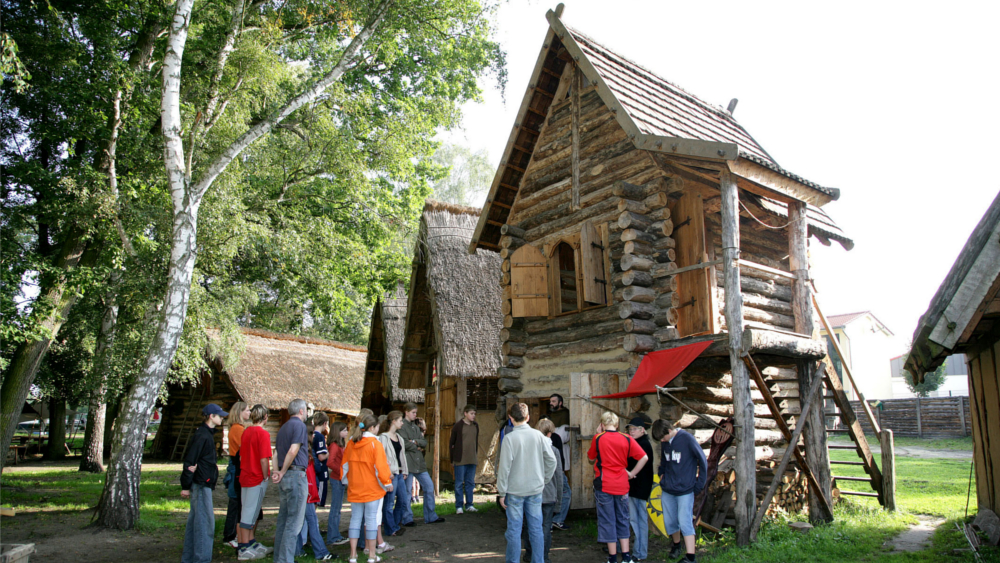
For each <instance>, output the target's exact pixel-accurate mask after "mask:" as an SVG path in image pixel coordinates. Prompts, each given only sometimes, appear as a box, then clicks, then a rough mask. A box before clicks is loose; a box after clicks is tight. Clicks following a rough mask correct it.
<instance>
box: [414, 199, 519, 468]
mask: <svg viewBox="0 0 1000 563" xmlns="http://www.w3.org/2000/svg"><path fill="white" fill-rule="evenodd" d="M478 218H479V209H476V208H471V207H464V206H460V205H452V204H447V203H441V202H436V201H430V200H428V201H427V203H426V205H425V206H424V211H423V214H422V215H421V218H420V232H419V235H418V238H417V243H416V245H415V248H414V253H413V266H412V274H411V277H410V291H409V296H408V302H407V306H406V324H405V333H404V336H403V349H402V358H401V363H400V370H399V372H400V375H399V389H400V390H403V391H404V392H414V393H417V392H421V391H422V393H423V396H424V398H425V402H424V408H423V414H422V416H423V417H424V418H425V420H426V422H427V436H428V440H429V441H430V447H429V448H428V451H427V452H426V455H427V466H428V467H429V468H431V475H432V476H433V477H434V479H435V483H437V482H439V480H438V475H439V474H444V473H447V474H449V475H450V474H451V473H452V467H451V460H450V452H449V447H448V439H449V437H450V432H451V427H452V426H453V425H454V424H455V422H457V421H459V420H461V418H462V410H463V409H464V408H465V406H466V405H467V404H470V403H471V404H473V405H475V406H476V407H477V409H478V411H479V412H480V413H490V412H492V411H494V410H495V409H496V405H497V398H498V397H499V394H500V393H499V390H498V387H497V369H498V368H499V367H500V330H501V323H502V322H503V313H502V311H501V299H500V262H501V261H500V257H499V255H498V254H497V253H496V252H492V251H484V252H480V253H478V254H476V255H470V254H469V253H468V252H467V251H466V248H467V245H468V244H469V240H470V239H471V237H472V232H473V230H474V229H475V226H476V221H477V220H478ZM476 421H477V422H478V424H479V463H478V466H477V470H476V472H477V475H476V481H477V482H492V481H494V480H495V471H494V463H493V462H494V460H493V457H494V456H491V455H490V453H491V451H493V449H495V446H496V443H497V437H498V434H497V430H498V426H497V424H496V421H495V420H494V417H492V416H479V417H478V418H477V420H476Z"/></svg>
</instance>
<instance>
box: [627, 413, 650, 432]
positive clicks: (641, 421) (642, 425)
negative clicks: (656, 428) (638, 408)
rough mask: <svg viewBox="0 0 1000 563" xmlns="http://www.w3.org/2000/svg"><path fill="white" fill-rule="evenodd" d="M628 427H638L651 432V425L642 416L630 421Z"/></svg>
mask: <svg viewBox="0 0 1000 563" xmlns="http://www.w3.org/2000/svg"><path fill="white" fill-rule="evenodd" d="M628 426H637V427H640V428H644V429H646V430H649V423H647V422H646V421H645V420H644V419H643V418H642V417H641V416H637V417H635V418H633V419H632V420H630V421H628Z"/></svg>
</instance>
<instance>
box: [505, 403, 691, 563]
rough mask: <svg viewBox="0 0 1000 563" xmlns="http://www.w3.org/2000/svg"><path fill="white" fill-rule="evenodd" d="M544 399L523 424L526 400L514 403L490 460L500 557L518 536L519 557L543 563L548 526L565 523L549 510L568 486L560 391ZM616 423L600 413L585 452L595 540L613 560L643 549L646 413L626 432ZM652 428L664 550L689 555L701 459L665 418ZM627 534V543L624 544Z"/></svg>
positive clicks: (515, 550) (559, 508) (514, 556)
mask: <svg viewBox="0 0 1000 563" xmlns="http://www.w3.org/2000/svg"><path fill="white" fill-rule="evenodd" d="M549 406H550V412H549V413H548V415H547V417H546V418H542V420H540V421H539V422H538V424H537V426H536V428H535V429H532V428H531V427H530V425H529V421H530V414H529V411H528V405H526V404H524V403H515V404H512V405H511V406H510V408H509V409H508V412H507V417H508V424H509V426H508V428H507V429H506V430H505V432H504V439H503V440H502V442H501V448H500V455H499V460H498V464H497V492H498V494H499V502H500V505H501V506H502V507H503V508H504V509H505V510H506V514H507V531H506V534H505V538H506V540H507V550H506V562H507V563H518V559H519V557H520V554H521V546H522V543H523V544H525V555H524V561H525V562H526V563H528V562H530V563H550V559H549V551H550V549H551V546H552V530H554V529H566V528H565V522H558V523H557V522H556V521H555V517H556V515H558V514H563V515H565V513H566V511H567V510H568V508H569V506H568V503H569V498H570V496H571V495H569V494H565V495H564V494H561V493H562V491H564V490H565V491H568V490H569V485H568V481H567V480H566V478H565V475H564V474H563V472H564V469H565V468H566V466H565V459H566V457H567V456H568V454H564V450H563V445H564V442H565V440H564V439H563V438H562V437H561V436H560V435H559V434H558V433H557V429H558V428H562V429H565V425H568V422H569V420H568V411H566V410H565V407H563V405H562V397H561V396H559V395H553V396H552V397H551V398H550V405H549ZM563 418H565V420H563ZM553 419H555V420H553ZM557 422H561V423H562V424H561V425H559V426H557ZM618 425H619V419H618V415H616V414H615V413H612V412H605V413H603V414H602V415H601V422H600V424H599V425H598V427H597V428H596V429H595V431H594V436H593V439H592V440H591V443H590V449H589V450H588V452H587V458H588V459H589V460H590V462H591V463H592V464H593V465H594V481H593V485H594V497H595V498H594V500H595V504H596V507H597V541H598V542H601V543H605V544H606V545H607V551H608V561H609V563H617V561H618V553H619V551H620V552H621V561H622V562H623V563H631V562H633V561H642V560H645V559H646V558H647V557H648V554H649V552H648V549H649V517H648V515H647V504H648V502H649V498H650V495H651V493H652V490H653V484H654V479H653V466H652V458H653V446H652V444H651V443H650V440H649V436H648V435H647V431H648V430H649V429H650V424H649V423H648V421H647V420H646V419H644V418H642V417H634V418H632V419H631V420H630V421H629V423H628V425H627V431H628V433H627V434H625V433H621V432H619V431H618ZM651 429H652V437H653V439H654V440H656V441H658V442H660V448H661V456H660V466H659V469H658V474H659V476H660V489H661V505H662V507H663V520H664V527H665V529H666V532H667V534H668V535H669V536H670V538H671V541H672V546H671V549H670V558H671V559H673V558H675V557H679V556H681V555H683V557H682V558H681V559H680V561H679V562H678V563H681V562H690V561H695V535H694V519H693V516H692V512H693V506H694V497H695V495H697V494H698V493H700V492H701V490H702V489H704V488H705V482H706V477H707V473H708V465H707V460H706V459H705V454H704V452H703V451H702V449H701V446H700V445H699V444H698V442H697V441H696V440H695V439H694V437H693V436H692V435H691V434H689V433H687V432H684V431H683V430H679V429H677V428H676V427H675V426H674V424H671V423H670V422H669V421H666V420H662V419H661V420H657V421H656V422H654V423H653V424H652V425H651ZM563 518H565V516H563ZM630 529H631V533H630ZM632 534H634V535H635V543H634V544H630V539H631V535H632Z"/></svg>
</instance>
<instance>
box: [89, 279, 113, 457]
mask: <svg viewBox="0 0 1000 563" xmlns="http://www.w3.org/2000/svg"><path fill="white" fill-rule="evenodd" d="M120 281H121V270H114V271H113V272H112V273H111V280H110V283H111V289H109V290H108V293H107V295H106V296H105V299H104V317H102V318H101V331H100V333H99V334H98V335H97V349H96V350H94V368H93V376H94V377H96V378H97V381H98V384H97V386H96V387H95V388H94V389H93V390H92V391H91V392H90V405H89V409H88V410H87V430H86V432H84V437H83V459H82V460H80V471H88V472H90V473H103V472H104V420H105V418H106V417H107V412H108V404H107V398H106V397H105V395H107V393H108V376H107V368H108V356H109V355H110V350H111V346H112V344H114V341H115V328H116V326H117V324H118V283H119V282H120Z"/></svg>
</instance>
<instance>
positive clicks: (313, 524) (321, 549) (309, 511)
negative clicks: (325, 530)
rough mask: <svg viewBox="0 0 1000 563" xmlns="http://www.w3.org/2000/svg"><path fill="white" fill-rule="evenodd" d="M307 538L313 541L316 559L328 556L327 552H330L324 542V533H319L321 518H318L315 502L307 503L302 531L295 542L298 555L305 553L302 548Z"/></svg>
mask: <svg viewBox="0 0 1000 563" xmlns="http://www.w3.org/2000/svg"><path fill="white" fill-rule="evenodd" d="M306 539H308V540H309V542H310V543H312V546H313V557H315V558H316V559H320V558H323V557H326V554H327V553H330V552H329V551H327V549H326V544H325V543H323V534H321V533H319V520H317V519H316V505H315V504H306V516H305V519H304V521H303V522H302V531H301V532H299V538H298V541H297V542H296V544H295V553H297V554H298V555H304V554H305V551H303V549H302V548H303V547H305V545H306Z"/></svg>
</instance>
